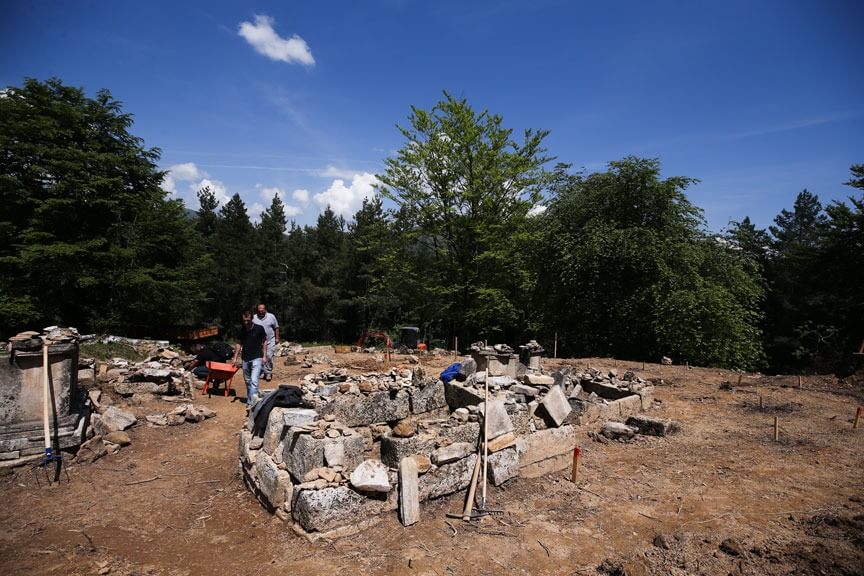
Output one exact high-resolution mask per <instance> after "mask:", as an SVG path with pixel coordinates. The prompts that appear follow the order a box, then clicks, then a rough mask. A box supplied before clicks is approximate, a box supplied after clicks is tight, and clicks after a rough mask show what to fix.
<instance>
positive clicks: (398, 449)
mask: <svg viewBox="0 0 864 576" xmlns="http://www.w3.org/2000/svg"><path fill="white" fill-rule="evenodd" d="M436 440H437V436H436V435H435V434H432V433H421V434H417V435H415V436H412V437H410V438H396V437H394V436H382V437H381V461H382V462H384V463H385V464H386V465H387V466H390V467H391V468H396V467H397V466H399V463H400V462H401V461H402V459H403V458H405V457H406V456H410V455H411V454H427V453H429V452H431V451H432V450H433V449H434V448H435V442H436Z"/></svg>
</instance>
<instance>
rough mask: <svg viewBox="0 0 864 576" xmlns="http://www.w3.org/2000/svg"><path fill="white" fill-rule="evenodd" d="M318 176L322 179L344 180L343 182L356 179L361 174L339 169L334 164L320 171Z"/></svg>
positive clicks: (355, 171)
mask: <svg viewBox="0 0 864 576" xmlns="http://www.w3.org/2000/svg"><path fill="white" fill-rule="evenodd" d="M315 174H316V175H318V176H320V177H322V178H342V179H343V180H350V179H352V178H354V176H356V175H357V174H359V172H357V170H347V169H345V168H337V167H336V166H333V165H332V164H328V165H327V167H326V168H324V169H323V170H318V171H317V172H316V173H315Z"/></svg>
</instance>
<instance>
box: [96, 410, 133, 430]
mask: <svg viewBox="0 0 864 576" xmlns="http://www.w3.org/2000/svg"><path fill="white" fill-rule="evenodd" d="M137 421H138V420H137V418H136V417H135V414H132V413H131V412H126V411H124V410H120V409H119V408H117V407H116V406H108V407H107V408H106V409H105V410H104V411H103V412H102V414H99V415H98V416H97V417H96V418H95V419H94V428H95V429H96V433H97V434H103V435H104V434H108V433H110V432H117V431H120V430H126V429H127V428H129V427H130V426H132V425H134V424H135V422H137Z"/></svg>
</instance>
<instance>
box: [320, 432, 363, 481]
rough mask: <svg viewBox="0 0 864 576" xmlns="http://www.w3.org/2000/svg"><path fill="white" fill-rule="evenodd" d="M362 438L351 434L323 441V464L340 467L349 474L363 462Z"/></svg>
mask: <svg viewBox="0 0 864 576" xmlns="http://www.w3.org/2000/svg"><path fill="white" fill-rule="evenodd" d="M364 448H365V446H364V442H363V436H361V435H359V434H351V435H349V436H344V435H343V436H342V437H341V438H334V439H332V440H331V439H328V440H324V463H325V464H327V466H330V467H331V468H332V467H335V466H341V467H342V471H343V472H345V473H346V474H349V473H350V472H351V471H352V470H354V469H355V468H356V467H357V466H358V465H359V464H360V463H361V462H362V461H363V450H364Z"/></svg>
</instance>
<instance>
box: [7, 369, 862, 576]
mask: <svg viewBox="0 0 864 576" xmlns="http://www.w3.org/2000/svg"><path fill="white" fill-rule="evenodd" d="M336 360H337V361H338V362H340V363H341V364H343V365H345V366H351V365H354V366H360V365H361V362H362V363H363V364H362V366H363V367H364V368H368V367H369V366H368V365H367V364H366V363H367V362H368V355H367V356H365V357H363V356H360V355H337V356H336ZM570 363H572V364H578V365H580V366H583V367H584V366H586V365H587V364H590V365H591V366H592V367H597V368H611V367H613V362H612V361H610V360H601V359H591V360H579V361H570ZM446 364H447V360H446V359H439V360H437V361H435V362H433V363H432V366H430V369H431V370H436V369H440V368H441V367H443V366H444V365H446ZM614 365H615V366H616V367H617V368H618V369H619V370H622V369H626V368H631V369H634V370H635V371H636V372H637V374H638V375H640V376H642V377H651V378H663V380H664V385H662V386H658V388H657V394H656V396H657V398H658V399H659V400H661V401H662V402H661V404H660V408H659V409H658V410H655V411H652V414H653V415H656V416H660V417H665V418H674V419H676V420H679V421H680V422H681V423H682V426H683V430H682V432H680V433H679V434H677V435H674V436H671V437H668V438H647V437H640V438H639V439H638V440H636V441H634V442H630V443H626V444H625V443H618V442H611V443H603V442H598V441H595V440H592V439H590V438H588V436H587V432H588V430H584V431H582V434H583V437H582V439H581V440H580V444H581V446H582V447H583V464H582V468H581V479H580V481H579V482H578V484H577V485H573V484H572V483H570V482H569V480H567V479H566V478H565V475H566V474H567V473H564V472H562V473H560V474H558V475H555V476H550V477H545V478H539V479H534V480H525V479H516V480H514V481H511V482H509V483H507V484H506V485H505V486H503V487H502V488H499V489H495V488H492V489H490V491H489V502H490V507H492V508H496V509H502V510H504V511H505V512H504V514H502V515H500V516H495V517H488V518H486V519H484V520H483V521H482V522H479V523H475V524H470V525H469V524H465V523H463V522H461V521H454V520H448V519H447V518H446V517H445V513H446V512H447V511H452V510H457V509H459V508H461V496H456V497H453V498H449V499H442V500H438V501H434V502H429V503H426V504H424V506H423V507H422V520H421V522H420V523H419V524H417V525H415V526H413V527H411V528H403V527H402V526H401V525H400V524H399V523H398V521H397V519H396V516H395V514H392V515H388V516H386V517H384V518H383V519H382V520H381V521H380V522H379V523H378V524H377V525H375V526H373V527H372V528H369V529H367V530H365V531H363V532H362V533H360V534H358V535H356V536H352V537H348V538H343V539H339V540H333V541H323V542H318V543H316V544H311V543H309V542H307V541H306V540H305V539H303V538H298V537H296V536H295V535H294V534H293V532H292V531H291V529H290V527H288V526H287V525H286V524H284V523H282V522H281V521H280V520H278V519H276V518H274V517H273V516H271V515H269V514H267V513H266V512H265V511H264V510H263V509H262V508H261V507H260V506H259V505H258V504H257V503H256V502H255V501H254V499H253V498H252V497H251V496H250V495H249V494H248V493H247V492H246V490H245V489H244V487H243V485H242V482H241V481H240V479H239V476H238V473H237V456H236V447H237V439H238V437H237V435H238V431H239V429H240V427H241V425H242V422H243V418H244V409H243V405H242V404H241V403H240V402H238V401H233V402H232V399H231V398H224V397H215V396H214V397H212V398H209V399H208V398H207V397H201V396H199V397H198V398H196V400H195V402H196V403H199V402H200V403H202V404H205V405H207V406H208V407H210V408H212V409H214V410H215V411H216V412H217V414H218V415H217V417H216V418H214V419H211V420H207V421H204V422H202V423H199V424H185V425H182V426H176V427H169V428H151V427H148V426H146V425H141V424H139V425H138V426H136V427H135V428H133V429H132V430H131V434H130V435H131V437H132V445H131V446H129V447H127V448H124V449H123V450H122V451H120V452H119V453H118V454H116V455H113V456H107V457H105V458H102V459H101V460H99V461H97V462H95V463H93V464H87V465H72V466H70V469H69V471H70V474H71V478H72V481H71V482H69V483H66V482H63V483H61V484H60V485H57V486H54V487H50V488H47V487H44V486H43V487H42V488H38V487H37V486H36V483H35V482H34V481H33V476H32V473H31V472H30V470H29V469H27V468H25V469H19V470H18V471H16V472H15V473H13V474H7V475H6V476H4V477H2V478H0V489H2V494H3V500H4V504H5V505H4V506H3V507H2V509H0V527H2V531H0V573H3V574H99V573H100V570H101V573H110V574H120V575H132V574H139V575H143V574H165V575H192V574H216V575H234V574H250V575H253V574H262V575H269V574H273V575H275V574H333V573H346V572H347V573H360V574H362V573H370V574H406V575H408V574H411V575H423V574H429V575H433V574H437V575H438V576H443V575H446V574H496V575H498V574H502V573H507V574H598V573H600V574H628V575H640V574H658V575H659V574H712V575H713V574H717V575H720V574H722V575H726V574H849V575H851V574H864V503H862V502H864V500H862V497H864V429H862V430H859V431H853V430H852V429H851V428H852V418H853V416H854V413H855V406H856V400H855V399H854V398H852V397H850V396H849V395H848V392H849V390H848V389H841V388H840V387H838V386H837V385H836V383H834V382H833V380H832V379H826V378H805V379H804V381H803V389H800V390H799V389H798V388H797V380H793V379H792V378H791V377H790V378H785V379H784V378H756V377H753V376H749V375H747V376H745V377H744V378H743V381H742V385H741V386H740V387H739V386H737V375H733V374H732V373H730V372H726V371H717V370H708V369H687V368H685V367H667V366H658V365H648V366H647V367H646V368H645V370H642V365H641V364H628V363H624V362H618V363H614ZM316 368H318V367H316ZM321 368H323V367H321ZM278 370H279V371H278V372H277V378H276V380H277V381H296V378H298V377H299V376H300V375H302V373H305V372H306V371H307V370H302V369H301V368H300V367H298V366H293V367H284V366H283V367H280V368H279V369H278ZM723 381H730V382H731V383H732V385H733V386H732V390H723V389H721V386H720V385H721V383H722V382H723ZM781 386H791V387H781ZM241 389H242V386H241ZM832 389H833V390H834V391H832ZM837 390H839V391H840V392H843V393H842V394H841V393H837ZM859 392H860V391H859ZM760 395H761V396H762V404H763V408H762V409H760V408H759V396H760ZM155 402H156V403H155V404H154V405H153V406H150V405H143V406H132V409H133V410H134V411H136V413H138V414H139V415H143V414H146V413H149V412H153V411H156V410H157V409H158V410H161V411H166V410H167V409H169V408H170V407H171V406H170V404H167V403H164V402H161V401H155ZM774 416H778V417H779V420H780V426H781V433H780V442H777V443H775V442H773V439H772V424H773V418H774ZM568 473H569V472H568ZM601 565H602V566H601Z"/></svg>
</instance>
